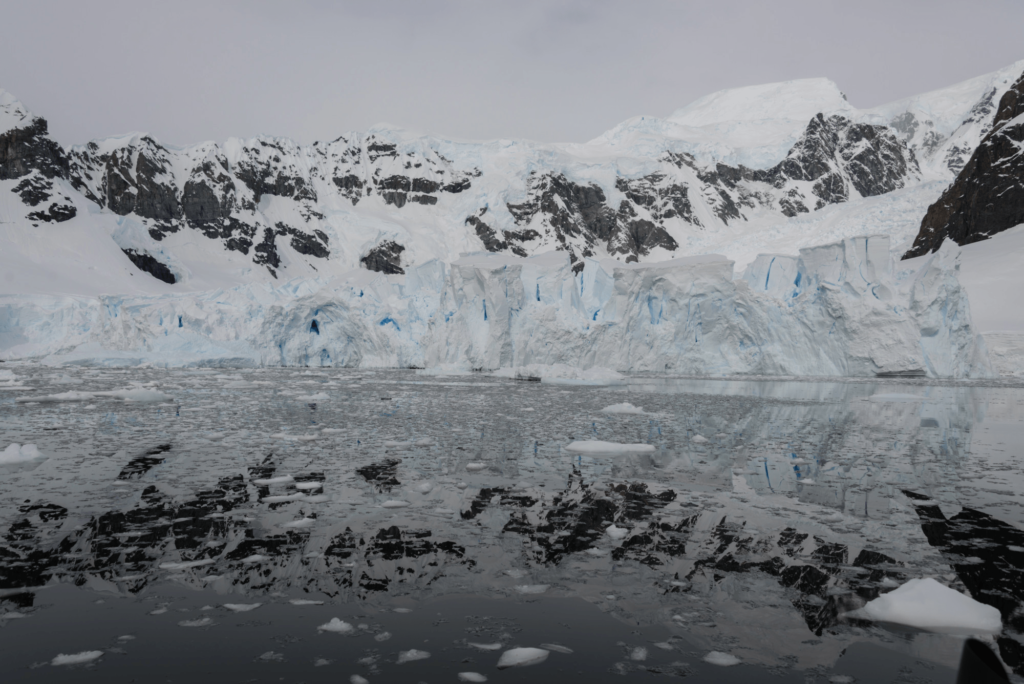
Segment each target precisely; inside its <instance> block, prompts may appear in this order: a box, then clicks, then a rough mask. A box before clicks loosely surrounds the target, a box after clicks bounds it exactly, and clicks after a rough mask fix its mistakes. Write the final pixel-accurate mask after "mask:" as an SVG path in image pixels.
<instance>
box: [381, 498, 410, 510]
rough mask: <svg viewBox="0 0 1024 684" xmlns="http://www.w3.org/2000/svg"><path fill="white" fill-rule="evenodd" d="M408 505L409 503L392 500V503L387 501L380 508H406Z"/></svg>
mask: <svg viewBox="0 0 1024 684" xmlns="http://www.w3.org/2000/svg"><path fill="white" fill-rule="evenodd" d="M408 505H409V502H408V501H399V500H397V499H392V500H390V501H385V502H384V503H382V504H381V505H380V506H381V508H405V507H406V506H408Z"/></svg>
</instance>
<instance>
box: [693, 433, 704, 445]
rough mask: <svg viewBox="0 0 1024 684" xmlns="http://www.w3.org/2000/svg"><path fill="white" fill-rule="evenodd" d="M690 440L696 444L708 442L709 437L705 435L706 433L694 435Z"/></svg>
mask: <svg viewBox="0 0 1024 684" xmlns="http://www.w3.org/2000/svg"><path fill="white" fill-rule="evenodd" d="M690 441H691V442H693V443H694V444H707V443H708V438H707V437H705V436H704V435H694V436H693V437H691V438H690Z"/></svg>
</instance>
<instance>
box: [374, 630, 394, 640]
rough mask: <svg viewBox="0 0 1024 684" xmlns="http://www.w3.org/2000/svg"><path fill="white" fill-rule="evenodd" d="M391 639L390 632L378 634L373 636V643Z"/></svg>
mask: <svg viewBox="0 0 1024 684" xmlns="http://www.w3.org/2000/svg"><path fill="white" fill-rule="evenodd" d="M390 638H391V632H378V633H377V634H374V635H373V640H374V641H387V640H388V639H390Z"/></svg>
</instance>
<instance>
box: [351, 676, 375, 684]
mask: <svg viewBox="0 0 1024 684" xmlns="http://www.w3.org/2000/svg"><path fill="white" fill-rule="evenodd" d="M348 681H349V684H370V680H369V679H367V678H366V677H362V676H360V675H352V676H351V677H349V678H348Z"/></svg>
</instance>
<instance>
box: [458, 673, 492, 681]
mask: <svg viewBox="0 0 1024 684" xmlns="http://www.w3.org/2000/svg"><path fill="white" fill-rule="evenodd" d="M459 681H460V682H486V681H487V677H485V676H484V675H482V674H480V673H479V672H460V673H459Z"/></svg>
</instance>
